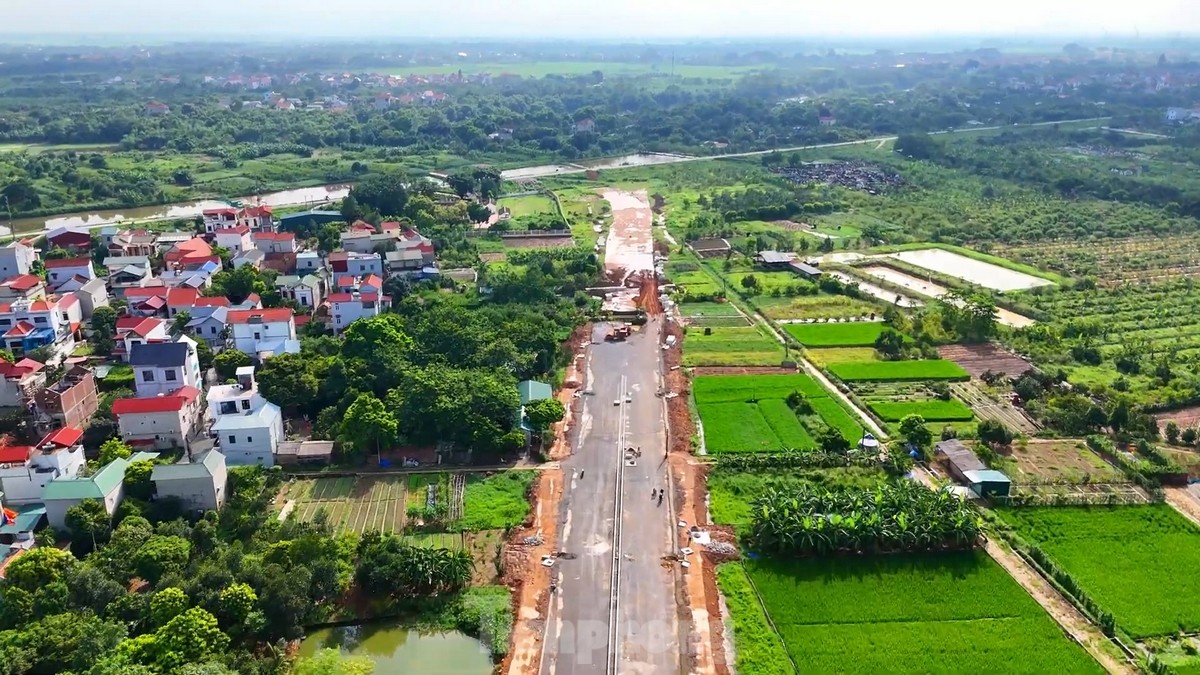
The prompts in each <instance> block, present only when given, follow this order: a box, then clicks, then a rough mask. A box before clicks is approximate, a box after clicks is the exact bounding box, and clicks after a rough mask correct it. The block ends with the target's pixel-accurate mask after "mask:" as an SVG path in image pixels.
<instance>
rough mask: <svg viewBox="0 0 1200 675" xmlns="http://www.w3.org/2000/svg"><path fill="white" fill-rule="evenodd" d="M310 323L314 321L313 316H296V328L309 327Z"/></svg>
mask: <svg viewBox="0 0 1200 675" xmlns="http://www.w3.org/2000/svg"><path fill="white" fill-rule="evenodd" d="M309 321H312V315H311V314H297V315H296V328H300V327H301V326H306V325H308V322H309Z"/></svg>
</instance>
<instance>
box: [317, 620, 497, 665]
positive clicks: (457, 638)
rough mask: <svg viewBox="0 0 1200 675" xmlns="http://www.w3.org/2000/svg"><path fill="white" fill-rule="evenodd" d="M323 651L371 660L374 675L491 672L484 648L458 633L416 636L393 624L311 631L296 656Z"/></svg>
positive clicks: (414, 631)
mask: <svg viewBox="0 0 1200 675" xmlns="http://www.w3.org/2000/svg"><path fill="white" fill-rule="evenodd" d="M327 648H328V649H338V650H340V651H341V652H342V653H343V654H347V655H350V656H365V657H367V658H369V659H371V661H372V662H374V663H375V675H400V674H405V675H413V674H415V673H420V674H421V675H490V674H491V673H492V672H493V670H494V665H493V664H492V659H491V657H490V655H489V654H488V651H487V648H485V647H484V646H483V643H481V642H480V641H479V640H476V639H475V638H472V637H470V636H468V635H465V634H463V633H458V632H446V633H418V632H417V631H416V630H412V629H409V628H405V627H403V626H402V625H401V624H399V623H395V622H386V621H385V622H380V623H370V624H363V625H356V626H341V627H338V628H323V629H320V630H315V631H312V632H311V633H309V634H308V637H306V638H305V639H304V641H303V642H301V643H300V656H312V655H313V654H316V653H317V652H318V651H320V650H321V649H327Z"/></svg>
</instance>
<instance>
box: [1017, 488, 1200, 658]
mask: <svg viewBox="0 0 1200 675" xmlns="http://www.w3.org/2000/svg"><path fill="white" fill-rule="evenodd" d="M1000 513H1001V514H1002V515H1003V517H1004V519H1005V520H1006V521H1008V522H1009V523H1011V524H1012V526H1013V527H1014V528H1015V529H1016V530H1017V531H1018V532H1019V533H1020V534H1021V536H1023V537H1025V538H1026V539H1028V540H1029V541H1031V542H1033V543H1035V544H1037V545H1038V546H1040V547H1041V548H1042V550H1043V551H1045V552H1046V553H1047V554H1048V555H1049V556H1050V558H1051V559H1053V560H1054V561H1055V563H1057V564H1058V565H1059V566H1060V567H1062V568H1063V569H1064V570H1066V571H1067V572H1068V573H1069V574H1071V575H1072V576H1073V577H1075V579H1076V581H1078V582H1079V585H1080V586H1081V587H1082V588H1083V590H1084V591H1085V592H1086V593H1087V594H1088V595H1090V596H1091V597H1092V599H1093V600H1095V601H1096V603H1097V604H1099V605H1100V607H1102V608H1103V609H1105V610H1106V611H1108V612H1110V613H1111V614H1112V615H1113V617H1114V618H1115V619H1116V621H1117V626H1118V627H1119V628H1122V629H1124V630H1125V631H1126V632H1128V633H1129V634H1130V635H1132V636H1133V637H1138V638H1140V637H1147V636H1152V635H1165V634H1168V633H1175V632H1178V631H1185V632H1189V633H1191V632H1195V631H1197V630H1200V602H1197V601H1196V598H1197V597H1200V577H1198V576H1197V575H1196V574H1194V573H1193V571H1194V570H1196V569H1200V529H1198V528H1197V527H1196V526H1195V525H1193V524H1192V523H1191V522H1190V521H1188V520H1187V519H1186V518H1184V517H1183V516H1182V515H1180V514H1179V513H1177V512H1176V511H1175V510H1174V509H1172V508H1171V507H1169V506H1166V505H1163V504H1154V505H1145V506H1118V507H1091V508H1088V507H1052V508H1051V507H1045V508H1013V509H1002V510H1001V511H1000Z"/></svg>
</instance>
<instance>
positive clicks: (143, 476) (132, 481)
mask: <svg viewBox="0 0 1200 675" xmlns="http://www.w3.org/2000/svg"><path fill="white" fill-rule="evenodd" d="M153 472H154V460H151V459H143V460H142V461H140V462H133V463H132V464H130V465H129V467H128V468H126V469H125V480H124V484H125V494H126V495H128V496H130V497H133V498H134V499H140V500H142V501H150V498H151V497H153V496H154V482H153V481H151V480H150V474H152V473H153Z"/></svg>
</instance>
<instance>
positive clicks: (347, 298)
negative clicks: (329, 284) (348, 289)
mask: <svg viewBox="0 0 1200 675" xmlns="http://www.w3.org/2000/svg"><path fill="white" fill-rule="evenodd" d="M327 299H328V300H329V302H353V301H354V294H353V293H330V294H329V298H327Z"/></svg>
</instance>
